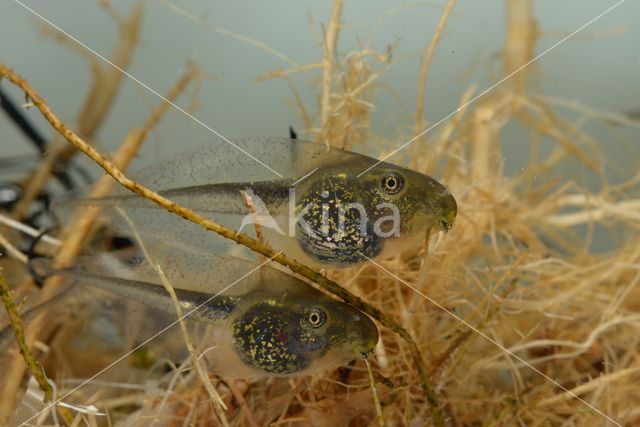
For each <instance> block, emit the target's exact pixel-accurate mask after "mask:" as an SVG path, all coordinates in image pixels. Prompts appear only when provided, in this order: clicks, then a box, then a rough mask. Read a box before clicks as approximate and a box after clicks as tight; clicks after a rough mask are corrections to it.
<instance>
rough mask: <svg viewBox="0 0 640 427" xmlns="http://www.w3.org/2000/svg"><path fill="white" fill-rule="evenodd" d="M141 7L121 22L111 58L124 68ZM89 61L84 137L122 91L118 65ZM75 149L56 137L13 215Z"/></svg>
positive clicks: (80, 119) (81, 120) (22, 210)
mask: <svg viewBox="0 0 640 427" xmlns="http://www.w3.org/2000/svg"><path fill="white" fill-rule="evenodd" d="M142 11H143V3H142V2H141V1H138V2H137V5H136V6H135V7H134V8H133V10H132V12H131V16H130V17H129V18H128V19H127V20H126V21H121V22H119V25H120V32H119V33H120V38H119V40H118V44H117V45H116V47H115V49H114V52H113V54H112V57H111V61H112V62H113V63H114V64H115V65H116V66H117V67H119V68H121V69H126V68H128V66H129V64H130V62H131V59H132V57H133V52H134V49H135V47H136V45H137V43H138V34H139V32H140V28H141V22H142ZM54 37H55V38H56V39H58V40H61V42H62V43H64V41H66V40H68V39H67V38H66V35H64V34H62V33H58V32H55V33H54ZM89 62H90V65H91V67H92V70H93V81H92V85H91V89H90V91H89V93H88V95H87V97H86V98H85V100H84V105H83V107H82V109H81V110H80V111H81V113H80V116H79V117H78V119H77V123H78V133H79V134H80V135H82V136H83V137H84V138H85V139H88V140H91V139H93V137H94V136H95V134H96V132H97V131H98V129H99V128H100V126H102V124H103V123H104V120H105V118H106V117H107V115H108V113H109V111H110V110H111V106H112V105H113V102H114V100H115V98H116V96H117V94H118V93H119V92H120V87H121V86H122V81H123V80H122V79H123V75H122V73H121V72H120V71H119V70H118V69H114V68H110V69H108V70H105V69H103V68H102V67H101V66H100V64H97V63H94V62H91V60H90V59H89ZM117 67H116V68H117ZM76 153H77V149H76V148H75V147H73V146H69V145H67V144H65V143H64V141H62V140H61V139H60V138H54V139H53V141H52V142H51V144H50V147H49V148H48V150H47V156H46V158H45V161H44V162H41V163H40V164H39V165H38V167H37V168H36V169H35V170H34V171H33V172H32V173H31V175H30V176H29V177H27V179H25V180H24V181H23V185H24V187H25V190H24V194H23V197H22V198H21V199H20V200H19V201H18V203H17V204H16V207H15V208H14V210H13V212H12V214H13V218H15V219H18V220H20V219H21V218H22V217H24V216H25V215H26V213H27V212H28V209H29V206H31V203H32V202H33V200H34V199H35V198H36V197H37V196H38V194H40V192H41V191H42V189H43V188H44V186H45V185H46V183H47V181H48V180H49V176H50V175H51V173H52V172H54V171H55V169H58V168H59V167H61V166H60V165H65V164H68V163H69V162H70V161H71V160H72V159H73V156H75V154H76Z"/></svg>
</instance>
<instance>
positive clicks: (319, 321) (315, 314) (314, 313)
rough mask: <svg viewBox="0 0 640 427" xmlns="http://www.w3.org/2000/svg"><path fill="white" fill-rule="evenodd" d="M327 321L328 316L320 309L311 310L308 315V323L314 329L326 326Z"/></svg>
mask: <svg viewBox="0 0 640 427" xmlns="http://www.w3.org/2000/svg"><path fill="white" fill-rule="evenodd" d="M326 320H327V314H326V313H325V312H324V311H323V310H320V309H318V308H314V309H312V310H309V312H308V313H307V322H308V323H309V325H310V326H311V327H312V328H319V327H320V326H322V325H324V322H326Z"/></svg>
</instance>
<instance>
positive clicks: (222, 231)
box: [0, 64, 444, 426]
mask: <svg viewBox="0 0 640 427" xmlns="http://www.w3.org/2000/svg"><path fill="white" fill-rule="evenodd" d="M0 76H4V77H5V78H7V79H8V80H9V81H11V82H12V83H13V84H15V85H16V86H18V87H19V88H20V89H22V90H23V91H24V92H25V94H26V95H27V96H28V97H29V98H31V100H32V101H33V103H34V105H35V106H36V107H37V108H38V109H39V110H40V112H41V113H42V115H43V116H44V118H45V119H46V120H47V121H48V122H49V123H50V124H51V126H52V127H53V128H54V129H55V130H56V131H58V132H59V133H60V134H61V135H62V136H64V137H65V139H67V141H69V142H70V143H71V144H73V145H75V146H76V147H77V148H78V149H79V150H80V151H82V152H83V153H84V154H86V155H87V156H88V157H90V158H91V159H92V160H93V161H95V162H96V163H97V164H98V165H99V166H100V167H101V168H102V169H104V171H105V172H107V173H108V174H109V175H111V176H112V177H113V178H114V179H115V180H116V181H117V182H118V183H120V184H121V185H122V186H123V187H125V188H127V189H129V190H131V191H132V192H134V193H136V194H138V195H140V196H142V197H144V198H146V199H148V200H150V201H152V202H153V203H155V204H157V205H159V206H161V207H162V208H164V209H165V210H167V211H169V212H173V213H174V214H176V215H178V216H180V217H182V218H184V219H186V220H188V221H191V222H194V223H196V224H198V225H200V226H201V227H203V228H205V229H207V230H210V231H213V232H215V233H218V234H219V235H221V236H223V237H225V238H227V239H230V240H233V241H235V242H236V243H239V244H241V245H243V246H246V247H247V248H249V249H251V250H253V251H254V252H257V253H260V254H262V255H264V256H266V257H268V258H272V259H273V260H274V261H276V262H278V263H279V264H282V265H284V266H285V267H288V268H289V269H290V270H291V271H293V272H294V273H297V274H299V275H301V276H303V277H305V278H307V279H309V280H311V281H312V282H314V283H317V284H318V285H320V286H322V287H323V288H324V289H326V290H328V291H329V292H331V293H333V294H334V295H336V296H338V297H339V298H341V299H342V300H344V301H345V302H347V303H349V304H351V305H353V306H354V307H356V308H358V309H360V310H361V311H363V312H365V313H367V314H369V315H370V316H372V317H374V318H375V319H377V320H378V321H379V322H380V323H381V324H383V325H384V326H386V327H388V328H389V329H391V330H392V331H394V332H395V333H396V334H398V335H399V336H400V337H402V339H404V340H405V341H406V342H407V343H408V345H409V347H410V351H411V355H412V359H413V362H414V364H415V365H416V370H417V371H418V375H419V377H420V382H421V384H422V388H423V391H424V393H425V397H426V398H427V401H428V403H429V406H430V409H431V413H432V417H433V421H434V424H436V425H437V426H444V417H443V415H442V410H441V408H440V405H439V402H438V398H437V395H436V392H435V390H434V388H433V386H432V384H431V380H430V378H429V375H428V374H427V370H426V367H425V363H424V360H423V358H422V353H421V351H420V348H419V347H418V344H417V343H416V341H415V340H414V339H413V338H412V337H411V335H410V334H409V333H408V332H407V330H406V329H404V328H403V327H402V326H400V325H399V324H397V323H396V322H395V321H393V320H392V319H391V318H390V317H388V316H387V315H386V314H385V313H383V312H382V311H381V310H379V309H378V308H376V307H374V306H372V305H370V304H369V303H367V302H366V301H364V300H363V299H361V298H359V297H357V296H355V295H353V294H352V293H351V292H349V291H347V290H346V289H345V288H343V287H342V286H340V285H338V284H337V283H336V282H334V281H332V280H330V279H328V278H327V277H325V276H324V275H322V274H320V273H318V272H316V271H314V270H312V269H311V268H309V267H307V266H306V265H304V264H301V263H299V262H298V261H296V260H294V259H292V258H289V257H288V256H286V255H284V254H282V253H278V252H275V251H274V250H273V249H271V248H269V247H267V246H265V245H264V244H262V243H260V242H258V241H257V240H255V239H253V238H251V237H249V236H247V235H246V234H241V233H238V232H235V231H233V230H230V229H228V228H226V227H223V226H221V225H219V224H217V223H216V222H214V221H211V220H209V219H207V218H205V217H203V216H202V215H200V214H198V213H196V212H194V211H192V210H191V209H188V208H185V207H183V206H180V205H178V204H177V203H175V202H173V201H171V200H169V199H167V198H165V197H162V196H160V195H159V194H157V193H155V192H153V191H151V190H150V189H149V188H147V187H145V186H143V185H141V184H139V183H137V182H135V181H132V180H131V179H129V178H127V177H126V176H125V175H124V174H123V173H122V172H121V171H120V170H119V169H118V168H116V167H115V166H114V165H113V164H112V163H110V162H109V161H108V160H107V159H106V158H105V157H104V156H103V155H101V154H100V153H99V152H98V151H96V150H95V149H94V148H93V147H91V146H90V145H89V144H87V143H86V142H85V141H84V140H83V139H82V138H80V137H79V136H78V135H76V134H75V133H74V132H73V131H72V130H71V129H69V128H68V127H67V126H66V125H65V124H64V123H63V122H62V121H61V120H60V119H59V118H58V116H57V115H55V114H54V113H53V112H52V111H51V109H50V108H49V106H48V105H47V104H46V103H45V101H44V100H43V99H42V98H41V97H40V95H38V93H37V92H36V91H35V90H34V89H33V88H32V87H31V85H29V83H28V82H27V81H26V80H25V79H24V78H22V77H20V76H19V75H17V74H15V73H14V72H13V71H12V70H11V69H10V68H8V67H7V66H5V65H4V64H0Z"/></svg>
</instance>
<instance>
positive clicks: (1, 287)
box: [0, 268, 74, 424]
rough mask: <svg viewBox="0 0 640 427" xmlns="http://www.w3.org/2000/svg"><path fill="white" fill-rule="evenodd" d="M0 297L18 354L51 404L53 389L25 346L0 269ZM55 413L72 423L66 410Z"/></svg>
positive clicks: (15, 311)
mask: <svg viewBox="0 0 640 427" xmlns="http://www.w3.org/2000/svg"><path fill="white" fill-rule="evenodd" d="M0 297H1V298H2V303H3V304H4V308H5V309H6V310H7V315H8V316H9V324H10V325H11V328H12V329H13V335H14V336H15V337H16V342H17V343H18V348H19V349H20V353H21V354H22V358H23V359H24V361H25V363H26V364H27V368H28V369H29V372H31V375H33V377H34V378H35V379H36V381H37V382H38V385H39V386H40V389H41V390H42V391H43V393H44V400H45V402H51V401H53V399H54V395H53V394H54V393H53V387H51V384H50V383H49V379H48V378H47V374H46V373H45V372H44V369H43V368H42V365H40V363H38V361H37V360H36V358H35V356H34V355H33V353H32V352H31V349H30V348H29V346H28V345H27V342H26V340H25V336H24V328H23V326H22V319H21V318H20V314H19V313H18V309H17V308H16V305H15V303H14V302H13V298H12V297H11V291H10V290H9V286H8V285H7V282H6V281H5V279H4V275H3V274H2V269H1V268H0ZM56 409H57V411H58V412H59V413H60V415H62V417H63V418H64V420H65V421H66V423H67V424H71V423H73V418H74V417H73V414H71V412H70V411H69V410H68V409H66V408H61V407H60V406H57V407H56Z"/></svg>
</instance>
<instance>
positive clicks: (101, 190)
mask: <svg viewBox="0 0 640 427" xmlns="http://www.w3.org/2000/svg"><path fill="white" fill-rule="evenodd" d="M198 73H199V70H198V68H197V67H191V68H190V69H189V70H188V71H187V72H186V73H185V74H184V75H183V76H182V77H181V79H180V80H179V81H178V82H177V83H176V84H175V85H174V86H173V87H172V89H171V90H170V92H169V95H168V97H167V99H169V100H172V99H175V98H176V97H177V96H178V95H179V94H180V93H182V92H183V91H184V89H185V87H186V86H187V84H188V83H189V82H190V81H191V80H192V79H193V78H194V77H196V76H197V75H198ZM3 76H6V77H7V78H9V76H11V78H9V80H10V81H11V82H12V83H14V84H16V85H17V86H18V87H20V88H21V89H22V90H23V91H24V92H25V94H26V95H27V96H28V97H32V96H33V97H35V99H37V100H38V104H37V105H38V109H39V110H40V112H41V113H42V114H43V116H44V117H45V118H47V120H48V121H49V122H50V123H51V124H52V126H53V127H54V128H55V129H56V130H58V131H59V129H58V128H57V127H56V125H54V124H53V123H52V122H51V120H49V119H51V118H52V119H54V123H60V124H61V123H62V122H61V121H60V119H59V118H58V117H56V116H55V115H54V114H53V113H52V112H51V110H50V109H49V107H48V106H47V105H46V103H45V102H44V100H43V99H42V98H41V97H40V96H39V95H38V94H37V93H36V92H35V91H34V90H33V89H32V88H31V87H30V85H29V84H28V83H27V82H26V80H24V79H23V78H21V77H19V76H17V75H15V74H14V73H13V71H11V69H10V68H8V67H6V66H5V65H4V64H1V63H0V79H1V78H2V77H3ZM25 87H26V88H28V89H29V90H28V91H27V90H25ZM169 106H170V104H169V103H168V102H166V101H163V102H162V103H161V104H160V105H158V106H157V107H156V108H155V109H154V110H153V112H152V113H151V115H150V116H149V118H148V119H147V120H146V121H145V123H144V125H143V126H142V128H141V129H136V128H133V129H131V130H130V131H129V133H128V134H127V136H126V137H125V138H124V140H123V142H122V144H121V145H120V147H119V149H118V151H116V153H115V154H114V156H113V160H112V161H113V163H114V164H116V165H118V167H120V168H122V169H125V168H126V167H127V166H128V164H129V162H130V161H131V160H132V159H133V157H134V156H135V154H136V153H137V151H138V149H139V147H140V146H141V144H142V142H143V141H144V139H145V137H146V135H147V134H148V133H149V132H150V131H151V129H153V127H154V126H155V125H156V124H157V123H158V121H159V120H160V119H161V118H162V115H163V114H164V113H165V112H166V111H167V109H168V108H169ZM63 126H64V125H63ZM69 132H70V131H69ZM63 136H64V135H63ZM77 138H79V137H77ZM85 144H86V143H85ZM111 185H112V181H111V179H110V178H109V177H104V178H103V179H101V180H100V181H99V182H98V183H97V184H96V185H95V187H94V188H93V190H92V192H91V197H96V196H97V197H101V196H106V195H108V194H109V192H110V191H111ZM98 213H99V209H95V207H91V209H84V210H83V211H82V212H81V213H79V214H78V215H79V216H77V217H76V218H75V219H74V220H73V221H72V224H73V227H72V229H71V230H70V231H69V232H68V234H67V235H66V236H65V239H64V242H63V244H62V246H61V247H60V249H59V250H58V252H57V254H56V257H55V260H54V263H55V265H56V266H57V267H64V266H69V265H71V264H72V263H73V261H74V260H75V257H76V256H77V255H78V254H79V253H80V250H81V248H82V244H83V243H84V241H85V240H86V238H87V236H88V235H89V234H90V233H91V231H92V228H93V225H94V224H95V219H96V217H97V215H98ZM59 280H60V279H59V278H56V277H53V278H51V279H49V280H47V281H46V283H45V285H44V287H43V290H42V292H41V294H40V296H39V298H40V301H44V300H48V299H49V298H51V297H52V295H53V294H54V293H55V292H56V291H57V290H58V286H56V285H59V284H60V281H59ZM42 320H43V317H42V316H41V315H38V316H37V317H36V318H34V320H33V322H32V324H31V325H29V329H30V330H31V331H38V330H40V329H41V326H42V323H41V322H42ZM23 334H24V333H23ZM26 335H27V336H32V335H33V333H27V334H26ZM8 363H12V364H11V366H10V367H9V366H7V372H10V378H8V379H7V378H5V382H4V383H3V384H0V424H1V423H3V422H7V418H8V417H10V415H11V411H12V407H13V406H14V402H15V399H16V398H17V394H18V393H17V390H18V389H19V387H20V383H21V379H22V376H23V375H24V364H21V363H20V359H15V361H12V362H8Z"/></svg>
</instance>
